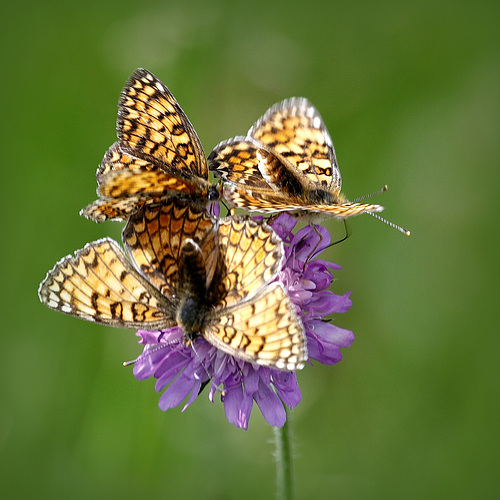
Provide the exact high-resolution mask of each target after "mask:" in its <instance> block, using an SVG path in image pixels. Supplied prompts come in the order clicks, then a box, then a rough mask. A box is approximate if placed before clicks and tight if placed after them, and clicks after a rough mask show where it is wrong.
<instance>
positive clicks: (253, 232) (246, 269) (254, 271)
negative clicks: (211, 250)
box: [210, 217, 284, 307]
mask: <svg viewBox="0 0 500 500" xmlns="http://www.w3.org/2000/svg"><path fill="white" fill-rule="evenodd" d="M218 248H219V263H218V264H219V265H218V268H217V269H218V272H217V275H216V278H217V279H214V282H213V283H212V286H211V287H210V292H212V295H213V296H214V298H213V302H214V303H215V302H216V303H218V304H219V306H225V307H227V306H229V305H232V304H234V303H236V302H239V301H241V300H244V299H245V298H247V297H250V296H252V295H254V294H256V293H258V291H259V290H260V289H261V288H262V287H263V286H265V285H267V284H268V283H270V282H271V281H272V280H274V279H275V278H276V276H277V275H278V272H279V271H280V270H281V267H282V265H283V258H284V250H283V243H282V242H281V239H280V238H279V237H278V235H277V234H276V233H275V232H274V231H273V229H272V228H271V227H270V226H268V225H267V224H266V223H264V222H262V221H255V220H252V219H250V218H248V217H227V218H225V219H221V220H220V221H219V225H218Z"/></svg>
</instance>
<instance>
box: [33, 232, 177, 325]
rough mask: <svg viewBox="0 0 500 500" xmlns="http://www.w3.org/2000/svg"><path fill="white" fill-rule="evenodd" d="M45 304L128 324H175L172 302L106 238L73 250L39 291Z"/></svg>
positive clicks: (105, 321) (84, 316)
mask: <svg viewBox="0 0 500 500" xmlns="http://www.w3.org/2000/svg"><path fill="white" fill-rule="evenodd" d="M38 294H39V297H40V300H41V301H42V303H43V304H45V305H46V306H48V307H50V308H51V309H54V310H56V311H59V312H63V313H66V314H70V315H72V316H77V317H79V318H82V319H85V320H88V321H94V322H96V323H102V324H105V325H110V326H116V327H123V328H144V329H151V330H154V329H159V328H167V327H170V326H173V325H175V320H174V319H173V316H172V312H173V311H172V306H171V304H170V303H169V302H168V300H166V298H165V297H163V296H162V295H161V294H160V293H159V292H158V291H157V290H155V289H154V287H152V286H151V284H150V283H149V282H148V281H147V280H146V279H144V278H143V277H142V276H141V275H140V274H139V273H138V272H137V270H136V269H134V267H133V266H132V265H131V264H130V263H129V262H128V260H127V259H126V258H125V256H124V254H123V252H122V251H121V250H120V248H119V246H118V245H117V244H116V243H115V242H114V241H113V240H111V239H109V238H105V239H101V240H98V241H94V242H92V243H89V244H87V245H86V246H85V247H84V248H83V249H81V250H78V251H77V252H75V255H74V256H72V255H68V256H67V257H65V258H63V259H62V260H61V261H59V262H58V263H57V264H56V265H55V267H54V268H53V269H52V270H51V271H49V272H48V274H47V276H46V278H45V280H44V281H43V282H42V283H41V285H40V288H39V290H38Z"/></svg>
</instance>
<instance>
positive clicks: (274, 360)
mask: <svg viewBox="0 0 500 500" xmlns="http://www.w3.org/2000/svg"><path fill="white" fill-rule="evenodd" d="M216 313H217V314H220V317H214V318H213V320H212V322H211V323H210V324H209V326H208V327H207V328H206V329H205V331H203V332H202V335H203V336H204V337H205V338H206V340H207V341H208V342H210V343H211V344H212V345H214V346H215V347H217V348H218V349H220V350H222V351H224V352H226V353H227V354H230V355H232V356H235V357H237V358H239V359H242V360H244V361H249V362H251V363H257V364H259V365H263V366H268V367H270V368H276V369H278V370H284V371H293V370H298V369H300V368H302V367H303V365H304V362H305V361H306V360H307V342H306V336H305V333H304V327H303V326H302V322H301V320H300V318H299V317H298V316H297V314H296V312H295V308H294V306H293V304H292V302H291V301H290V299H289V297H288V295H287V294H286V292H285V290H284V289H283V286H282V285H281V284H280V283H273V284H272V285H270V286H268V287H266V288H264V289H262V291H261V293H259V294H258V295H256V296H253V297H252V298H250V299H249V300H246V301H244V302H242V303H239V304H236V305H234V306H233V307H231V308H228V309H226V310H222V311H216Z"/></svg>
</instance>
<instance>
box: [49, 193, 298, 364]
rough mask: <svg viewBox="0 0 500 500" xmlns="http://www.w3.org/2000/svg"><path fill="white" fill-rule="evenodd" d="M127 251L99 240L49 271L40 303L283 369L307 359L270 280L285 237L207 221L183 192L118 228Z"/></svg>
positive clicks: (280, 292)
mask: <svg viewBox="0 0 500 500" xmlns="http://www.w3.org/2000/svg"><path fill="white" fill-rule="evenodd" d="M123 244H124V246H125V249H126V251H127V253H128V255H129V256H130V259H131V261H132V262H130V260H129V259H128V258H127V257H126V256H125V254H124V253H123V251H122V250H121V249H120V247H119V246H118V244H117V243H115V242H114V241H113V240H111V239H109V238H104V239H101V240H98V241H94V242H93V243H89V244H87V245H86V246H85V247H84V248H83V249H81V250H78V251H77V252H76V253H75V255H74V256H72V255H69V256H67V257H65V258H63V259H62V260H61V261H60V262H58V263H57V264H56V265H55V267H54V268H53V269H52V270H51V271H49V273H48V274H47V277H46V278H45V280H44V281H43V282H42V283H41V285H40V288H39V297H40V300H41V301H42V302H43V303H44V304H45V305H47V306H48V307H50V308H51V309H54V310H56V311H60V312H63V313H66V314H71V315H73V316H77V317H79V318H82V319H86V320H89V321H94V322H96V323H101V324H105V325H111V326H116V327H123V328H140V329H143V330H150V331H156V330H161V329H165V328H170V327H173V326H176V325H179V326H180V327H181V328H182V330H183V333H184V336H185V339H186V341H195V339H196V338H197V337H198V336H200V335H201V336H202V337H203V338H204V339H205V340H207V341H208V342H209V343H210V344H212V345H213V346H215V347H216V348H218V349H220V350H222V351H223V352H225V353H227V354H229V355H232V356H234V357H236V358H238V359H241V360H243V361H249V362H252V363H257V364H260V365H264V366H268V367H272V368H276V369H278V370H283V371H291V370H297V369H300V368H302V367H303V365H304V362H305V361H306V359H307V346H306V337H305V332H304V327H303V325H302V322H301V320H300V318H299V317H298V316H297V313H296V312H295V308H294V305H293V304H292V302H291V300H290V298H289V297H288V295H287V293H286V291H285V289H284V287H283V285H282V284H281V283H280V282H276V281H274V280H275V279H276V277H277V275H278V272H279V271H280V269H281V267H282V265H283V260H284V249H283V243H282V242H281V240H280V238H279V237H278V236H277V235H276V233H275V232H274V231H273V230H272V229H271V227H270V226H268V225H267V224H265V223H262V222H257V221H254V220H252V219H249V218H246V217H228V218H225V219H219V220H215V219H213V218H212V217H211V216H210V215H209V214H208V213H207V212H206V210H205V209H204V208H203V207H200V206H199V205H198V204H193V203H190V202H189V201H188V200H184V199H181V198H171V199H170V200H168V202H166V203H164V204H162V205H155V206H153V205H148V206H145V207H142V208H141V209H140V210H139V211H137V212H135V213H134V214H132V215H131V217H130V218H129V221H128V223H127V225H126V227H125V229H124V231H123Z"/></svg>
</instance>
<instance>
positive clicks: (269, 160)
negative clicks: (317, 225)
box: [208, 97, 383, 221]
mask: <svg viewBox="0 0 500 500" xmlns="http://www.w3.org/2000/svg"><path fill="white" fill-rule="evenodd" d="M208 162H209V167H210V170H212V171H213V172H214V174H215V175H216V176H217V177H221V178H222V179H223V181H224V188H223V193H224V198H225V199H226V201H227V202H228V203H229V204H230V205H232V206H233V207H240V208H244V209H246V210H249V211H258V212H283V211H288V212H291V213H293V214H294V215H298V216H303V217H304V216H308V217H309V218H310V219H311V220H313V221H320V220H322V219H324V218H327V217H337V218H341V219H344V218H346V217H350V216H353V215H357V214H361V213H365V212H368V213H373V212H380V211H382V210H383V207H382V206H380V205H372V204H368V203H357V202H350V201H347V200H346V199H345V198H344V196H343V195H342V194H341V192H340V191H341V186H342V178H341V175H340V170H339V167H338V164H337V158H336V156H335V149H334V147H333V142H332V139H331V137H330V134H329V133H328V130H327V128H326V126H325V124H324V122H323V120H322V118H321V116H320V114H319V113H318V111H317V109H316V108H315V107H314V106H313V105H312V104H311V103H310V102H309V101H308V100H307V99H305V98H298V97H294V98H291V99H287V100H285V101H282V102H280V103H278V104H275V105H274V106H272V107H271V108H270V109H269V110H267V111H266V113H265V114H264V115H263V116H262V117H261V118H259V119H258V120H257V122H256V123H255V124H254V125H253V126H252V127H251V128H250V130H249V131H248V133H247V135H246V136H238V137H234V138H233V139H229V140H226V141H223V142H221V143H220V144H218V145H217V146H216V147H215V148H214V150H213V151H212V153H211V154H210V155H209V157H208Z"/></svg>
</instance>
